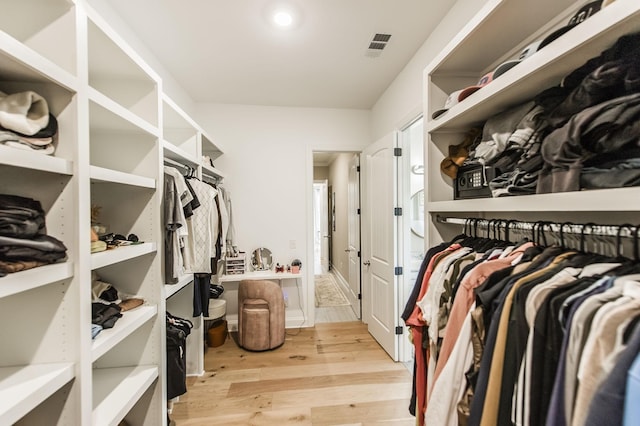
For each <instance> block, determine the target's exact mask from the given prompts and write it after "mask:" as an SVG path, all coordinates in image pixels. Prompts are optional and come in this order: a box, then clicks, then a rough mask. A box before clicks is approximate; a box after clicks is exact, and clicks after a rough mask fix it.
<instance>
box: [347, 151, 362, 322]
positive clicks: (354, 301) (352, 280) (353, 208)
mask: <svg viewBox="0 0 640 426" xmlns="http://www.w3.org/2000/svg"><path fill="white" fill-rule="evenodd" d="M347 185H348V189H347V198H348V201H347V204H348V206H347V208H348V221H349V222H348V237H347V238H348V247H347V250H348V251H349V291H348V294H347V299H349V303H351V307H352V308H353V311H354V312H355V314H356V317H358V318H360V316H361V309H360V294H361V291H360V161H359V156H358V155H357V154H355V155H354V156H353V157H351V160H349V180H348V184H347Z"/></svg>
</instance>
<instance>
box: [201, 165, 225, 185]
mask: <svg viewBox="0 0 640 426" xmlns="http://www.w3.org/2000/svg"><path fill="white" fill-rule="evenodd" d="M202 179H203V180H205V181H209V182H211V183H220V182H222V178H221V177H220V176H216V175H213V174H211V173H209V171H208V170H207V169H205V168H204V167H203V168H202Z"/></svg>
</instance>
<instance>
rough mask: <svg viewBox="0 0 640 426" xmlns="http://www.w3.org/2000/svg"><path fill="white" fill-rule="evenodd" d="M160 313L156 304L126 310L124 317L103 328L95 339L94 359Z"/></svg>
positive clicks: (92, 354) (93, 346) (92, 352)
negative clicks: (111, 325)
mask: <svg viewBox="0 0 640 426" xmlns="http://www.w3.org/2000/svg"><path fill="white" fill-rule="evenodd" d="M157 313H158V307H157V306H156V305H142V306H139V307H137V308H135V309H133V310H131V311H127V312H124V313H123V314H122V318H119V319H118V321H116V323H115V325H114V326H113V328H109V329H107V330H102V331H101V332H100V334H98V336H97V337H96V338H95V340H94V341H93V345H92V347H91V356H92V359H93V361H95V360H97V359H98V358H100V357H101V356H102V355H104V354H105V353H107V352H108V351H109V350H111V349H113V347H115V346H116V345H117V344H118V343H120V342H121V341H122V340H124V339H125V338H126V337H127V336H129V335H131V333H133V332H134V331H136V330H137V329H138V328H140V327H142V326H143V325H144V324H145V323H146V322H147V321H149V320H151V319H152V318H154V317H155V316H156V315H157Z"/></svg>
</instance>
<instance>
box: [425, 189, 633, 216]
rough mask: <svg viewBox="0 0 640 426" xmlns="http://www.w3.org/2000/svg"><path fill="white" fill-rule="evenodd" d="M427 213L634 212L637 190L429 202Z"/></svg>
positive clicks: (592, 191) (589, 191)
mask: <svg viewBox="0 0 640 426" xmlns="http://www.w3.org/2000/svg"><path fill="white" fill-rule="evenodd" d="M427 209H428V210H429V211H431V212H454V211H460V212H478V211H491V212H519V211H532V212H536V211H541V212H542V211H602V212H606V211H636V210H640V188H637V187H633V188H615V189H594V190H588V191H575V192H556V193H552V194H535V195H520V196H514V197H500V198H478V199H471V200H452V201H432V202H429V203H428V205H427Z"/></svg>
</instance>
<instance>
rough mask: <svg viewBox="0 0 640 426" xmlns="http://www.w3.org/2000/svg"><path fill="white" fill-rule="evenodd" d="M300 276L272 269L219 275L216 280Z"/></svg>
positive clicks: (273, 278)
mask: <svg viewBox="0 0 640 426" xmlns="http://www.w3.org/2000/svg"><path fill="white" fill-rule="evenodd" d="M298 278H302V274H301V273H297V274H292V273H291V272H274V271H251V272H245V273H244V274H234V275H221V276H220V277H219V278H218V281H219V282H221V283H228V282H238V281H242V280H278V281H282V280H294V279H298Z"/></svg>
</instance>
